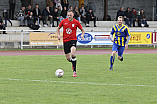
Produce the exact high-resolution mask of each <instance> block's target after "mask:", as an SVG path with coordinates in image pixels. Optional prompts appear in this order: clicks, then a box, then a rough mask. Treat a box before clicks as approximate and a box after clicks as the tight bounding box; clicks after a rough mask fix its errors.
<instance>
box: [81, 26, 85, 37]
mask: <svg viewBox="0 0 157 104" xmlns="http://www.w3.org/2000/svg"><path fill="white" fill-rule="evenodd" d="M80 30H81V31H82V35H81V39H83V40H84V34H85V31H84V29H83V28H82V29H80Z"/></svg>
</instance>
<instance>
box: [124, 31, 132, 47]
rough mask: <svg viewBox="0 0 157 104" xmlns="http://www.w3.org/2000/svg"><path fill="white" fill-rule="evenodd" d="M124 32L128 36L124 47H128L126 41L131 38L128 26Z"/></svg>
mask: <svg viewBox="0 0 157 104" xmlns="http://www.w3.org/2000/svg"><path fill="white" fill-rule="evenodd" d="M126 34H127V36H128V37H127V40H126V42H125V49H128V43H129V40H130V38H131V34H130V31H129V29H128V28H127V29H126Z"/></svg>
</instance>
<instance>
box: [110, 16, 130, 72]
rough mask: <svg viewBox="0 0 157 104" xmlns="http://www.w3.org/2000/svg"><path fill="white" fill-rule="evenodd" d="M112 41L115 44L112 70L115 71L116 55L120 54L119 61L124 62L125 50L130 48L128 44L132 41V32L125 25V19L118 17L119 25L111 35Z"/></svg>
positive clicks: (114, 27) (111, 63)
mask: <svg viewBox="0 0 157 104" xmlns="http://www.w3.org/2000/svg"><path fill="white" fill-rule="evenodd" d="M110 37H111V41H112V42H113V46H112V54H111V58H110V69H109V70H113V63H114V60H115V54H116V53H117V52H118V59H119V60H120V61H123V57H122V55H123V52H124V49H127V48H128V42H129V40H130V37H131V35H130V31H129V29H128V27H127V26H126V25H124V24H123V17H122V16H119V17H118V24H116V25H114V26H113V27H112V31H111V34H110Z"/></svg>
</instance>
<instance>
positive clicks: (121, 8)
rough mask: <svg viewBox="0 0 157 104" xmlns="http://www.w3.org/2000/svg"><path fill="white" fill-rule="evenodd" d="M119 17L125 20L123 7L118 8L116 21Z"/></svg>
mask: <svg viewBox="0 0 157 104" xmlns="http://www.w3.org/2000/svg"><path fill="white" fill-rule="evenodd" d="M119 16H122V17H123V18H124V19H125V18H126V17H125V13H124V11H123V7H120V10H119V11H118V12H117V16H116V20H117V18H118V17H119Z"/></svg>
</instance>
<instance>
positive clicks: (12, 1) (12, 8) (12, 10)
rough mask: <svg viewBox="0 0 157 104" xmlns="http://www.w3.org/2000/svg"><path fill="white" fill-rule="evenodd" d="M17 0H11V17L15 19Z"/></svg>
mask: <svg viewBox="0 0 157 104" xmlns="http://www.w3.org/2000/svg"><path fill="white" fill-rule="evenodd" d="M15 5H16V0H9V18H10V19H14V11H15Z"/></svg>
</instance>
